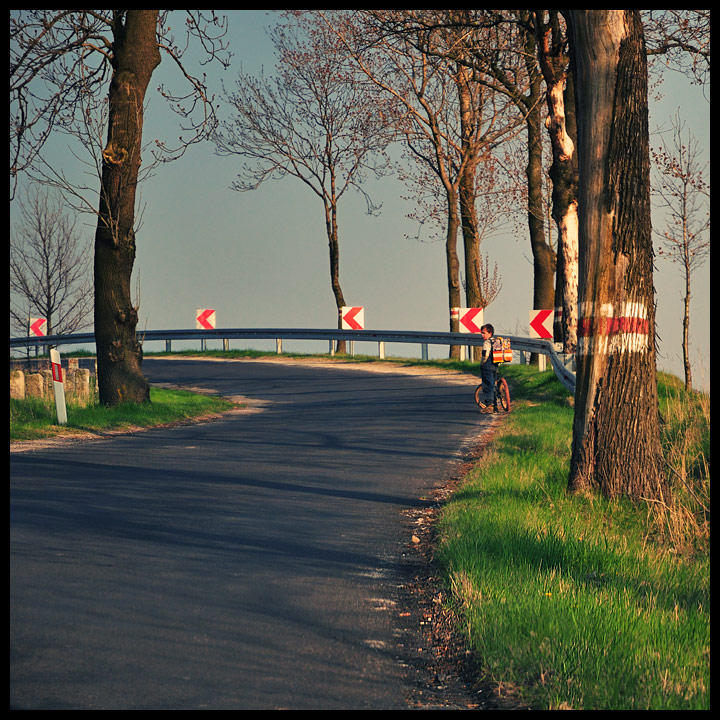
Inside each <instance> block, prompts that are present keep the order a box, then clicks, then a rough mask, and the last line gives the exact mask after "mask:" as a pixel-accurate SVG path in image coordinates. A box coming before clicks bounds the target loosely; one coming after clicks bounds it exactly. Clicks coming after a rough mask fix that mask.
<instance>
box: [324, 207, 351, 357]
mask: <svg viewBox="0 0 720 720" xmlns="http://www.w3.org/2000/svg"><path fill="white" fill-rule="evenodd" d="M325 230H326V232H327V238H328V250H329V252H330V285H331V287H332V291H333V296H334V297H335V305H336V307H337V314H338V321H337V322H338V325H337V326H338V330H342V308H343V307H344V305H345V296H344V295H343V291H342V288H341V287H340V242H339V240H338V224H337V206H336V205H334V204H331V203H330V202H328V201H327V200H326V201H325ZM335 351H336V352H337V353H339V354H340V355H344V354H345V353H346V352H347V343H346V342H345V340H338V341H337V345H336V346H335Z"/></svg>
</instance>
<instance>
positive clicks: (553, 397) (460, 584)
mask: <svg viewBox="0 0 720 720" xmlns="http://www.w3.org/2000/svg"><path fill="white" fill-rule="evenodd" d="M503 374H504V375H505V377H506V378H507V379H508V381H509V383H510V387H511V393H512V395H513V399H514V403H515V404H514V405H513V412H512V413H511V415H509V416H508V417H507V422H506V423H505V424H504V426H503V428H502V429H501V430H500V431H499V433H498V434H497V435H496V436H495V438H494V440H493V443H492V449H491V450H490V452H489V454H488V455H486V456H485V457H484V458H483V459H482V460H481V462H480V463H479V464H478V465H477V466H476V467H475V468H474V469H473V470H472V471H471V472H470V474H469V475H468V476H467V478H466V482H465V483H464V485H463V486H462V488H461V489H459V490H458V492H457V493H456V494H455V495H454V497H453V498H452V499H451V501H450V502H449V504H448V505H447V506H446V508H445V509H444V512H443V514H442V517H441V520H440V524H439V535H440V542H439V548H438V553H437V558H438V560H439V562H440V563H441V565H442V567H443V568H444V570H445V573H446V577H447V579H448V583H449V584H450V586H451V588H452V591H453V595H454V598H455V602H456V604H457V610H458V612H459V615H460V617H461V618H462V622H463V627H464V631H465V632H466V633H467V638H468V643H469V646H470V648H471V649H472V651H473V652H474V656H475V657H476V658H477V661H478V664H479V672H480V673H481V675H482V676H484V678H485V679H489V680H490V681H492V682H494V683H495V684H496V686H497V688H498V690H499V691H500V692H507V693H512V694H514V695H515V697H516V698H520V699H521V700H522V702H524V703H526V704H527V705H528V706H529V707H531V708H533V709H561V708H572V709H593V710H601V709H602V710H620V709H628V710H632V709H686V710H690V709H708V708H709V706H710V699H709V698H710V677H709V665H710V659H709V652H710V631H709V625H710V588H709V575H710V573H709V552H708V551H707V547H706V546H704V545H703V543H702V542H700V543H695V544H694V545H692V546H691V550H692V551H688V552H684V551H683V552H680V550H679V549H678V547H675V546H674V545H673V542H674V539H673V536H668V535H667V534H663V533H662V532H661V531H660V530H661V529H658V528H657V527H652V523H651V519H650V516H649V514H648V511H647V510H646V509H644V508H641V507H638V506H635V505H633V504H631V503H630V502H628V501H623V500H615V501H606V500H604V499H602V498H588V497H576V496H571V495H569V494H568V493H567V492H566V484H567V479H568V473H569V458H570V449H571V438H572V415H573V411H572V408H571V403H570V402H569V399H568V394H567V393H566V392H565V391H564V389H563V388H562V386H561V385H560V383H559V382H557V381H556V380H555V379H554V377H553V375H552V373H551V372H546V373H538V372H537V371H535V370H532V369H529V368H525V367H522V366H508V367H505V368H503ZM707 457H708V463H709V455H708V456H707ZM708 483H709V478H708ZM682 549H683V550H688V546H683V548H682Z"/></svg>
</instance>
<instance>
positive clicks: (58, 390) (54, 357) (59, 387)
mask: <svg viewBox="0 0 720 720" xmlns="http://www.w3.org/2000/svg"><path fill="white" fill-rule="evenodd" d="M50 366H51V368H52V379H53V390H54V391H55V409H56V411H57V419H58V425H67V408H66V407H65V385H64V384H63V371H62V365H61V364H60V353H59V352H58V351H57V350H56V349H55V348H50Z"/></svg>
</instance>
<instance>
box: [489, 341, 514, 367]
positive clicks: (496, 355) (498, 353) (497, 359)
mask: <svg viewBox="0 0 720 720" xmlns="http://www.w3.org/2000/svg"><path fill="white" fill-rule="evenodd" d="M492 350H493V362H494V363H495V364H496V365H499V364H500V363H504V362H512V348H511V347H510V340H509V339H508V338H504V337H493V340H492Z"/></svg>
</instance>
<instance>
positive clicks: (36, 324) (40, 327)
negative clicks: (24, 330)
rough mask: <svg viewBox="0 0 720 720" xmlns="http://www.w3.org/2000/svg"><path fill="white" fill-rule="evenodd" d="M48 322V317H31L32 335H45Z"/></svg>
mask: <svg viewBox="0 0 720 720" xmlns="http://www.w3.org/2000/svg"><path fill="white" fill-rule="evenodd" d="M46 323H47V319H46V318H30V333H29V334H30V335H35V337H44V336H45V325H46Z"/></svg>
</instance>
